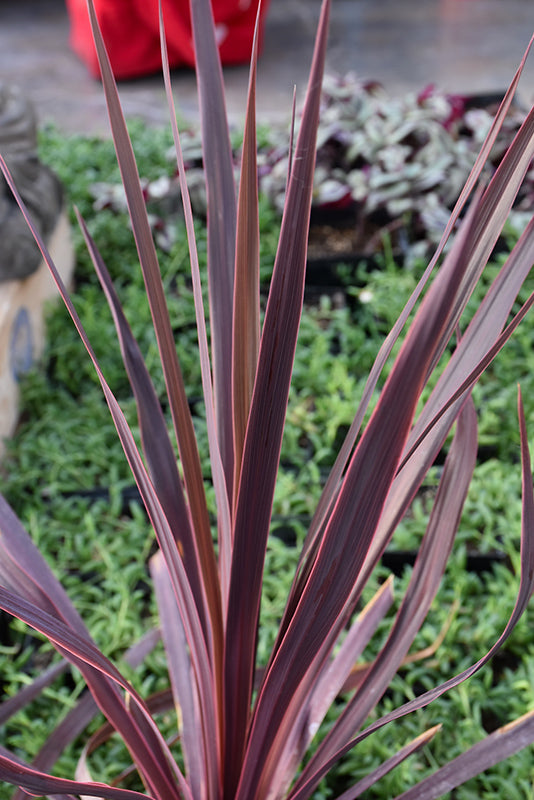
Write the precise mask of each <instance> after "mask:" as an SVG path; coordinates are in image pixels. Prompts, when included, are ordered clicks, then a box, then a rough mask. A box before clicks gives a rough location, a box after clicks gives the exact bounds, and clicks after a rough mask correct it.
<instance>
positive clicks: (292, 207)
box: [224, 0, 330, 796]
mask: <svg viewBox="0 0 534 800" xmlns="http://www.w3.org/2000/svg"><path fill="white" fill-rule="evenodd" d="M329 7H330V4H329V2H328V0H326V2H325V3H324V4H323V9H322V13H321V21H320V23H319V32H318V38H317V45H316V50H315V53H314V58H313V64H312V70H311V77H310V83H309V88H308V94H307V97H306V102H305V106H304V111H303V117H302V123H301V128H300V132H299V137H298V142H297V151H296V155H295V158H294V163H293V171H292V174H291V181H290V185H289V191H288V196H287V201H286V209H285V212H284V215H283V218H282V227H281V232H280V241H279V246H278V252H277V255H276V260H275V265H274V271H273V278H272V282H271V289H270V292H269V299H268V303H267V309H266V313H265V320H264V325H263V332H262V337H261V344H260V352H259V359H258V370H257V375H256V382H255V384H254V392H253V397H252V404H251V409H250V415H249V423H248V428H247V434H246V438H245V446H244V451H243V462H242V469H241V480H240V484H239V489H238V497H237V505H236V513H235V524H234V550H233V558H232V573H231V586H230V597H229V603H228V619H227V628H226V650H225V676H224V683H225V696H226V698H227V699H228V703H227V708H226V712H225V722H226V733H225V741H226V746H227V750H226V760H225V785H226V789H225V791H226V792H227V793H228V794H229V796H230V795H233V794H234V792H235V789H236V786H237V780H238V776H239V770H240V764H241V759H242V755H243V749H244V740H245V734H246V729H247V725H248V720H249V715H250V702H251V693H252V685H253V676H254V660H255V644H256V629H257V622H258V613H259V605H260V595H261V583H262V581H261V576H262V571H263V564H264V558H265V548H266V543H267V536H268V531H269V522H270V517H271V508H272V499H273V491H274V485H275V481H276V474H277V470H278V463H279V458H280V448H281V442H282V434H283V428H284V420H285V413H286V406H287V399H288V394H289V384H290V380H291V371H292V366H293V359H294V354H295V346H296V339H297V333H298V327H299V322H300V315H301V310H302V301H303V293H304V273H305V266H306V251H307V237H308V227H309V217H310V208H311V197H312V187H313V169H314V163H315V141H316V133H317V125H318V120H319V105H320V88H321V82H322V73H323V67H324V59H325V50H326V40H327V23H328V12H329Z"/></svg>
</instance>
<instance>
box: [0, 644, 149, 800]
mask: <svg viewBox="0 0 534 800" xmlns="http://www.w3.org/2000/svg"><path fill="white" fill-rule="evenodd" d="M159 639H160V633H159V631H158V630H157V629H152V630H150V631H148V632H147V633H146V634H145V635H144V636H143V637H142V638H141V639H139V641H138V642H136V643H135V644H134V645H132V647H130V648H129V649H128V650H127V652H126V653H125V654H124V656H123V660H124V661H125V663H127V664H129V665H130V666H131V667H137V666H138V665H139V664H141V663H142V662H143V661H144V659H145V658H146V656H147V655H148V653H150V652H151V651H152V650H153V649H154V647H155V645H156V644H157V642H158V641H159ZM63 663H64V665H65V666H66V665H67V662H66V661H65V662H63ZM37 682H38V679H37V681H36V683H37ZM20 694H22V692H21V693H20ZM15 697H18V695H15ZM15 697H14V698H12V699H15ZM8 702H9V701H8ZM3 705H4V704H2V707H3ZM6 705H7V704H6ZM150 710H151V711H152V706H150ZM97 711H98V707H97V705H96V703H95V701H94V699H93V697H92V695H91V694H90V693H87V694H84V695H83V696H82V697H81V698H80V700H79V701H78V703H77V704H76V706H75V708H73V709H71V710H70V711H69V712H68V714H67V715H66V716H65V717H64V718H63V719H62V720H61V722H60V723H59V725H57V727H56V728H55V729H54V731H53V732H52V734H51V736H49V737H48V739H47V740H46V742H45V743H44V745H43V747H42V748H41V749H40V750H39V752H38V753H37V755H36V756H35V758H34V759H33V761H32V763H31V767H32V768H33V769H37V770H40V771H41V772H42V771H45V772H47V771H49V770H51V769H52V767H53V766H54V764H55V763H56V761H57V759H58V758H59V756H60V755H61V754H62V753H63V752H64V750H65V748H66V747H67V746H68V745H69V744H72V742H73V741H74V740H75V739H76V738H77V737H78V736H79V735H80V734H81V733H82V732H83V731H84V730H85V729H86V727H87V726H88V725H89V723H90V722H91V720H92V719H93V718H94V717H95V715H96V713H97ZM107 726H108V728H109V729H110V730H112V731H114V730H115V728H114V727H113V726H112V725H111V724H110V723H107ZM12 800H27V798H26V794H25V793H24V792H23V791H22V790H19V791H18V792H15V794H14V795H13V798H12Z"/></svg>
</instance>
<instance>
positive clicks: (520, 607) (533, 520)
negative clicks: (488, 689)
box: [289, 391, 534, 800]
mask: <svg viewBox="0 0 534 800" xmlns="http://www.w3.org/2000/svg"><path fill="white" fill-rule="evenodd" d="M518 407H519V428H520V433H521V462H522V486H523V519H522V525H521V576H520V582H519V591H518V595H517V599H516V603H515V605H514V608H513V610H512V613H511V615H510V618H509V620H508V623H507V624H506V627H505V629H504V631H503V633H502V634H501V636H500V637H499V638H498V640H497V641H496V642H495V644H494V645H493V646H492V647H491V648H490V650H489V651H488V653H487V654H486V655H485V656H483V657H482V658H481V659H479V660H478V661H477V662H476V663H475V664H473V665H472V666H471V667H468V669H466V670H464V671H463V672H461V673H459V674H458V675H455V676H454V677H453V678H450V679H449V680H448V681H445V683H442V684H441V685H440V686H436V687H435V688H434V689H431V690H429V691H427V692H425V693H424V694H422V695H420V696H419V697H416V698H415V699H414V700H411V701H409V702H408V703H405V704H404V705H402V706H400V707H399V708H396V709H394V710H393V711H391V712H389V713H388V714H386V715H385V716H383V717H381V718H380V719H378V720H377V721H376V722H374V723H372V724H371V725H369V726H368V727H367V728H366V729H365V730H364V731H362V732H361V733H359V734H358V735H357V736H356V737H354V739H352V740H351V741H350V742H348V743H347V744H346V745H345V746H344V747H342V748H341V749H340V750H338V751H337V752H336V753H335V754H334V755H332V756H331V757H330V758H329V759H328V761H327V762H326V763H324V764H323V765H322V767H321V769H320V772H317V773H314V774H312V775H310V776H309V777H308V779H307V780H306V781H305V782H303V783H302V784H301V785H299V787H298V788H296V789H294V790H293V791H292V792H291V793H290V795H289V797H290V798H291V800H305V798H308V797H309V796H310V791H311V790H312V788H313V786H315V785H317V783H318V781H320V780H321V777H322V776H324V775H326V773H327V772H328V771H329V770H330V769H331V768H332V767H333V765H334V764H335V763H336V762H337V761H338V760H339V759H340V758H341V757H342V756H343V755H344V754H345V753H347V752H349V750H352V748H353V747H355V746H356V745H357V744H358V743H359V742H361V741H362V740H363V739H365V738H367V737H368V736H369V735H370V734H371V733H374V731H376V730H378V729H379V728H382V727H383V726H384V725H387V724H388V723H389V722H393V721H394V720H396V719H400V718H401V717H403V716H405V715H406V714H409V713H411V712H412V711H417V710H418V709H420V708H424V707H425V706H427V705H429V704H430V703H431V702H432V701H433V700H435V699H437V698H438V697H441V695H443V694H445V692H447V691H449V690H450V689H453V688H454V687H456V686H458V685H459V684H460V683H463V681H465V680H467V679H468V678H470V677H471V676H472V675H474V674H475V672H478V670H480V669H481V668H482V667H483V666H484V665H485V664H487V663H488V661H489V660H490V659H491V658H492V657H493V656H494V655H495V653H497V652H498V650H500V648H501V647H502V645H503V644H504V643H505V641H506V640H507V639H508V637H509V636H510V634H511V632H512V630H513V629H514V627H515V625H516V624H517V622H518V620H519V618H520V617H521V615H522V614H523V612H524V610H525V608H526V607H527V605H528V602H529V600H530V598H531V597H532V593H533V591H534V491H533V482H532V471H531V466H530V455H529V450H528V440H527V432H526V422H525V416H524V411H523V403H522V400H521V392H520V391H519V398H518Z"/></svg>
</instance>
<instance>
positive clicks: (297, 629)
mask: <svg viewBox="0 0 534 800" xmlns="http://www.w3.org/2000/svg"><path fill="white" fill-rule="evenodd" d="M464 268H465V265H464V264H463V263H462V262H461V261H458V262H457V263H453V264H452V265H451V269H449V270H448V272H447V273H445V274H446V280H445V279H442V280H441V281H439V282H438V283H434V285H433V287H432V289H433V291H432V292H431V293H429V294H427V296H426V297H425V299H424V301H423V303H422V305H421V308H420V309H419V312H418V314H417V316H416V318H415V320H414V322H413V324H412V326H411V327H410V330H409V331H408V334H407V337H406V339H405V341H404V343H403V346H402V348H401V351H400V353H399V355H398V357H397V359H396V361H395V363H394V365H393V368H392V371H391V373H390V375H389V377H388V379H387V381H386V384H385V386H384V389H383V391H382V393H381V396H380V399H379V401H378V403H377V405H376V408H375V410H374V412H373V414H372V416H371V419H370V421H369V424H368V425H367V427H366V429H365V431H364V433H363V435H362V438H361V439H360V442H359V444H358V446H357V448H356V450H355V453H354V455H353V457H352V459H351V462H350V464H349V467H348V469H347V474H346V476H345V479H344V481H343V485H342V488H341V490H340V492H339V495H338V497H337V500H336V503H335V506H334V508H333V510H332V513H331V515H330V518H329V521H328V523H327V524H326V527H325V532H324V535H323V537H322V541H321V545H320V547H319V550H318V553H317V558H316V560H315V563H314V565H313V567H312V570H311V572H310V575H309V578H308V581H307V583H306V585H305V588H304V590H303V592H302V595H301V598H300V602H299V605H298V606H297V608H296V611H295V613H294V615H293V617H292V619H291V621H290V623H289V626H288V628H287V631H286V633H285V636H284V639H283V641H282V642H281V644H280V646H279V649H278V651H277V653H276V656H275V658H274V660H273V661H272V664H271V666H270V669H269V670H268V672H267V675H266V678H265V681H264V685H263V687H262V689H261V691H260V693H259V697H258V702H257V708H256V710H255V714H254V720H253V723H252V729H251V734H250V737H249V746H248V751H247V782H246V783H245V781H244V783H243V787H244V788H245V787H246V792H247V793H249V792H250V791H256V787H257V786H258V785H259V784H260V783H261V782H262V781H263V780H266V776H267V774H268V772H269V769H270V768H272V767H273V764H274V763H276V758H277V754H276V751H275V749H274V748H273V746H272V743H273V742H274V741H275V740H277V741H278V744H280V743H281V742H280V739H278V737H277V732H278V731H279V730H280V725H281V717H282V716H284V717H287V718H289V715H288V711H289V709H290V707H294V708H297V707H298V703H300V702H302V701H303V697H302V696H301V692H302V693H303V694H304V693H305V686H306V685H307V684H309V682H310V681H313V680H314V673H316V672H317V671H318V670H320V669H321V665H322V663H323V662H324V659H325V658H326V657H327V656H328V653H329V651H330V649H331V647H332V646H333V643H334V641H335V640H336V638H337V636H338V634H339V632H340V630H341V628H342V626H343V625H344V623H345V621H346V613H347V604H349V601H350V604H351V606H352V604H353V603H354V602H355V601H356V597H355V596H354V594H353V587H354V584H355V582H356V579H357V577H358V575H359V573H360V570H361V568H362V566H363V564H364V562H365V558H366V555H367V552H368V549H369V547H370V545H371V543H372V540H373V536H374V533H375V530H376V526H377V524H378V521H379V519H380V515H381V512H382V508H383V506H384V503H385V500H386V498H387V494H388V492H389V489H390V487H391V483H392V481H393V479H394V477H395V473H396V471H397V469H398V465H399V462H400V458H401V456H402V452H403V450H404V446H405V443H406V440H407V437H408V435H409V432H410V428H411V426H412V423H413V416H414V414H415V411H416V407H417V403H418V400H419V396H420V393H421V391H422V388H423V386H424V385H425V382H426V380H427V376H428V368H429V365H430V363H431V362H432V359H433V356H434V351H435V347H436V346H437V345H438V343H439V341H440V338H441V335H442V332H443V329H444V328H445V327H446V326H447V324H448V321H449V318H450V313H451V308H452V306H453V303H454V299H455V295H456V289H457V286H458V283H459V282H460V281H461V278H462V275H463V271H464ZM442 274H443V273H442ZM393 410H394V413H393ZM349 553H350V558H348V557H347V554H349ZM268 743H269V744H268ZM262 773H263V776H264V777H262ZM252 775H254V777H252ZM248 781H251V783H250V784H249V783H248ZM252 787H254V788H252Z"/></svg>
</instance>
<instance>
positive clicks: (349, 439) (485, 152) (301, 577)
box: [275, 37, 534, 650]
mask: <svg viewBox="0 0 534 800" xmlns="http://www.w3.org/2000/svg"><path fill="white" fill-rule="evenodd" d="M533 42H534V37H532V39H531V40H530V42H529V44H528V47H527V49H526V51H525V53H524V55H523V58H522V60H521V63H520V65H519V67H518V69H517V72H516V74H515V76H514V78H513V80H512V82H511V84H510V86H509V88H508V90H507V91H506V93H505V96H504V98H503V100H502V103H501V105H500V106H499V109H498V111H497V114H496V116H495V119H494V120H493V122H492V125H491V128H490V130H489V132H488V135H487V136H486V139H485V140H484V143H483V145H482V148H481V150H480V153H479V155H478V156H477V159H476V161H475V164H474V166H473V169H472V170H471V173H470V175H469V177H468V179H467V181H466V183H465V186H464V188H463V190H462V192H461V194H460V197H459V198H458V200H457V202H456V205H455V207H454V209H453V211H452V214H451V217H450V219H449V222H448V223H447V226H446V228H445V231H444V233H443V236H442V237H441V240H440V243H439V245H438V248H437V250H436V252H435V254H434V256H433V258H432V260H431V262H430V264H429V265H428V267H427V268H426V270H425V272H424V274H423V276H422V278H421V279H420V281H419V283H418V284H417V286H416V288H415V289H414V291H413V293H412V295H411V297H410V299H409V300H408V303H407V304H406V306H405V308H404V309H403V311H402V313H401V315H400V317H399V318H398V320H397V322H396V323H395V325H394V326H393V328H392V329H391V331H390V333H389V334H388V336H387V337H386V339H385V341H384V343H383V345H382V346H381V348H380V351H379V353H378V356H377V358H376V360H375V363H374V364H373V368H372V370H371V373H370V375H369V378H368V379H367V382H366V385H365V388H364V392H363V394H362V399H361V401H360V404H359V407H358V411H357V413H356V416H355V418H354V420H353V422H352V424H351V426H350V429H349V431H348V433H347V436H346V438H345V441H344V443H343V446H342V448H341V450H340V452H339V455H338V457H337V459H336V462H335V464H334V467H333V468H332V470H331V472H330V475H329V477H328V480H327V483H326V485H325V488H324V490H323V493H322V495H321V499H320V501H319V504H318V507H317V509H316V512H315V514H314V518H313V521H312V524H311V526H310V530H309V532H308V535H307V537H306V541H305V543H304V546H303V548H302V552H301V555H300V559H299V566H298V569H297V576H296V580H295V582H294V585H293V586H292V589H291V593H290V598H289V602H288V605H287V611H286V614H285V616H284V619H283V621H282V624H281V626H280V636H282V635H283V634H284V632H285V630H286V627H287V623H288V620H289V619H290V618H291V615H292V612H293V610H294V608H295V605H296V603H297V602H298V597H300V592H301V589H302V586H303V585H304V583H305V581H306V580H307V576H308V574H309V570H310V568H311V563H313V558H314V554H315V553H316V551H317V547H318V541H319V537H320V534H321V531H322V529H323V525H324V521H325V519H326V518H327V515H328V513H329V511H330V510H331V508H332V506H333V503H334V502H335V498H336V496H337V491H338V489H339V485H340V481H341V478H342V475H343V472H344V470H345V468H346V466H347V464H348V461H349V458H350V455H351V453H352V451H353V448H354V446H355V443H356V439H357V437H358V434H359V431H360V427H361V424H362V422H363V418H364V415H365V412H366V410H367V407H368V404H369V401H370V399H371V396H372V393H373V391H374V389H375V388H376V384H377V381H378V378H379V376H380V374H381V372H382V369H383V367H384V364H385V362H386V360H387V358H388V357H389V355H390V353H391V351H392V349H393V346H394V344H395V342H396V341H397V339H398V337H399V335H400V332H401V330H402V328H403V327H404V325H405V323H406V320H407V319H408V316H409V314H410V313H411V312H412V310H413V308H414V306H415V303H416V301H417V299H418V298H419V296H420V295H421V292H422V291H423V288H424V287H425V285H426V284H427V283H428V280H429V278H430V275H431V273H432V271H433V269H434V267H435V266H436V264H437V261H438V259H439V258H440V256H441V254H442V252H443V248H444V246H445V244H446V242H447V240H448V238H449V236H450V234H451V232H452V230H453V228H454V226H455V225H456V223H457V221H458V219H459V216H460V213H461V211H462V209H463V208H464V206H465V203H466V201H467V199H468V198H469V195H470V194H471V193H472V191H473V188H474V186H475V184H476V182H477V180H478V178H479V177H480V175H481V172H482V169H483V167H484V165H485V163H486V160H487V158H488V156H489V154H490V151H491V148H492V147H493V145H494V143H495V140H496V138H497V135H498V133H499V131H500V129H501V127H502V124H503V122H504V118H505V116H506V114H507V112H508V110H509V108H510V105H511V103H512V100H513V96H514V94H515V92H516V90H517V86H518V83H519V79H520V77H521V74H522V72H523V69H524V67H525V63H526V60H527V56H528V54H529V52H530V49H531V47H532V44H533ZM499 193H500V192H499V190H498V189H496V190H495V194H496V195H497V196H498V195H499ZM468 216H469V211H468ZM463 230H464V231H466V230H467V226H466V225H465V224H464V226H463ZM457 238H458V237H457ZM451 322H452V320H451ZM452 327H453V326H452V324H451V325H449V331H451V330H452ZM376 550H377V552H379V550H380V548H379V547H378V546H377V547H376ZM306 562H307V563H306ZM279 640H280V639H279ZM277 646H278V642H277V644H276V645H275V650H276V648H277Z"/></svg>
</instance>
